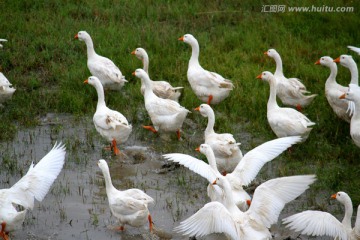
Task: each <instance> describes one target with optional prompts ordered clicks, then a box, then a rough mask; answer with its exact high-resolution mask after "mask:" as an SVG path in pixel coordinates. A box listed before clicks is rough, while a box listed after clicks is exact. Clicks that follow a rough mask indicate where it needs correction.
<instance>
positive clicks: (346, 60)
mask: <svg viewBox="0 0 360 240" xmlns="http://www.w3.org/2000/svg"><path fill="white" fill-rule="evenodd" d="M334 62H336V63H340V64H341V65H342V66H344V67H346V68H350V66H352V65H354V64H355V65H356V63H355V61H354V59H353V58H352V56H351V55H345V54H343V55H341V56H340V57H338V58H336V59H335V60H334Z"/></svg>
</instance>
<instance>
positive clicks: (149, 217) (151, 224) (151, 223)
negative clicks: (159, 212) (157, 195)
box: [148, 214, 153, 232]
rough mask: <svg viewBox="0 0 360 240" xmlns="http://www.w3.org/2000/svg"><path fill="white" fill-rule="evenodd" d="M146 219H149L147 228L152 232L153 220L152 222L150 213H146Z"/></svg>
mask: <svg viewBox="0 0 360 240" xmlns="http://www.w3.org/2000/svg"><path fill="white" fill-rule="evenodd" d="M148 220H149V228H150V232H152V230H153V222H152V218H151V215H150V214H149V215H148Z"/></svg>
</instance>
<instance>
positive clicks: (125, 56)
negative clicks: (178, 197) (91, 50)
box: [0, 0, 360, 205]
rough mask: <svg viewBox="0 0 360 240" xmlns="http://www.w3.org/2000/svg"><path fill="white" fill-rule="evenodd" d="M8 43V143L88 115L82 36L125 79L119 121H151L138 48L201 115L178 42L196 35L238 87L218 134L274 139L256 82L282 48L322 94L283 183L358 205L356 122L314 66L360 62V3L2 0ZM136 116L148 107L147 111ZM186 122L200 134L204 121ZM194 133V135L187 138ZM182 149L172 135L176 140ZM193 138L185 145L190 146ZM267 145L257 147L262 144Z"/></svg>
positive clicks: (221, 114)
mask: <svg viewBox="0 0 360 240" xmlns="http://www.w3.org/2000/svg"><path fill="white" fill-rule="evenodd" d="M265 5H285V6H286V7H288V6H294V7H295V6H312V5H314V6H320V7H321V6H324V5H327V6H331V7H334V8H336V7H343V6H351V7H354V11H353V12H348V13H335V12H333V13H329V12H311V13H306V12H296V13H294V12H289V11H288V10H287V9H286V11H285V12H284V13H272V12H262V9H263V7H264V6H265ZM0 9H1V15H0V38H6V39H8V42H7V43H5V45H4V48H3V49H1V50H0V59H1V61H0V65H1V68H2V71H3V72H4V74H5V76H7V78H8V79H9V80H10V81H11V82H12V83H13V85H14V87H15V88H16V89H17V91H16V92H15V94H14V96H13V99H12V100H11V101H9V102H7V103H6V104H4V106H5V107H4V108H2V109H0V116H1V121H0V133H1V134H0V139H1V140H9V139H12V137H13V136H14V133H15V132H16V131H17V130H18V129H19V128H25V127H31V126H34V125H36V124H37V123H38V119H39V118H40V117H41V116H43V115H45V114H46V113H48V112H58V113H70V114H73V115H76V116H78V117H79V118H81V117H82V116H84V115H90V116H91V115H92V114H93V113H94V111H95V107H96V100H97V96H96V92H95V90H94V89H93V88H92V87H91V86H88V85H84V84H83V81H84V80H85V79H86V78H87V77H88V76H90V72H89V71H88V69H87V66H86V59H87V57H86V47H85V44H84V43H83V42H80V41H78V40H75V39H74V35H75V34H76V33H77V32H78V31H80V30H86V31H87V32H88V33H89V34H90V35H91V36H92V38H93V41H94V45H95V50H96V52H97V53H98V54H100V55H103V56H106V57H109V58H110V59H112V60H113V61H114V62H115V63H116V64H117V65H118V66H119V67H120V69H121V71H122V72H123V74H124V75H125V76H126V78H127V80H128V81H129V82H128V83H127V84H126V85H125V87H124V88H123V90H122V91H121V92H109V93H108V94H107V95H106V97H107V103H108V106H109V107H111V108H113V109H117V110H119V111H120V112H122V113H123V114H124V115H125V116H126V117H127V118H128V120H129V121H130V122H131V123H132V124H133V125H134V126H135V127H140V124H143V123H144V122H146V123H148V122H149V120H148V119H143V117H141V116H147V115H146V113H139V111H143V108H139V107H140V106H143V97H142V95H141V94H140V91H139V88H140V81H139V79H136V78H135V77H133V76H132V75H131V73H132V72H133V71H134V70H135V69H136V68H140V67H142V64H141V62H140V61H139V60H138V59H136V58H135V57H134V56H133V55H131V54H130V53H131V51H133V50H134V49H135V48H136V47H143V48H145V49H146V50H147V52H148V54H149V58H150V66H149V72H150V76H151V77H152V79H153V80H156V79H165V80H168V81H170V82H171V83H172V85H173V86H184V87H185V89H184V91H183V97H182V99H181V101H180V102H181V104H182V105H183V106H185V107H186V108H188V109H193V108H194V107H197V106H198V105H199V104H200V101H199V100H198V99H197V98H196V97H195V95H194V94H193V93H192V91H191V89H190V85H189V83H188V82H187V78H186V71H187V65H188V60H189V58H190V55H191V50H190V46H188V45H186V44H184V43H182V42H180V41H178V40H177V39H178V38H179V37H181V36H182V35H184V34H186V33H191V34H193V35H194V36H195V37H196V38H197V39H198V41H199V44H200V63H201V64H202V66H203V67H204V68H206V69H209V70H212V71H216V72H218V73H220V74H221V75H223V76H224V77H226V78H228V79H231V80H232V81H233V82H234V84H235V86H236V88H235V90H234V91H233V92H232V93H231V95H230V97H229V98H228V99H226V101H224V102H223V103H221V104H220V105H217V106H215V107H214V108H215V111H216V117H217V121H216V125H217V126H218V127H217V129H216V130H217V131H219V132H232V133H234V134H235V135H236V136H240V137H239V138H238V140H239V141H241V132H239V129H245V130H246V131H247V132H249V133H251V134H252V136H253V138H254V139H261V140H262V141H265V140H271V139H273V138H274V137H275V135H274V134H273V133H272V131H271V129H270V127H269V125H268V123H267V119H266V102H267V98H268V95H269V86H268V84H267V83H264V82H262V81H259V80H258V79H256V78H255V77H256V76H257V75H258V74H260V73H261V72H262V71H264V70H269V71H274V70H275V62H274V61H273V60H272V59H270V58H268V57H266V56H264V55H263V52H264V51H266V50H267V49H269V48H275V49H276V50H277V51H278V52H279V53H280V55H281V56H282V59H283V64H284V73H285V75H286V76H288V77H298V78H300V79H301V80H302V81H303V83H304V84H305V85H306V86H307V88H308V89H309V91H311V92H312V93H317V94H318V96H317V97H316V99H315V101H314V102H313V103H312V104H311V105H310V106H309V107H308V108H306V109H305V110H304V113H305V114H306V115H307V116H308V117H309V118H310V119H311V120H312V121H314V122H316V126H315V127H314V129H313V131H312V132H311V134H310V137H309V139H308V140H307V141H306V142H305V143H303V144H301V145H298V146H296V147H295V148H294V149H293V152H292V153H291V154H287V155H286V162H283V164H280V165H279V168H278V169H277V170H276V171H277V173H276V175H277V176H284V175H293V174H302V173H316V174H317V176H318V178H319V180H318V182H317V184H316V185H314V187H316V188H319V189H325V190H332V191H339V190H342V191H346V192H348V193H349V194H350V196H351V197H352V199H353V200H354V204H356V205H357V204H359V203H360V194H359V193H358V188H359V186H360V178H359V175H360V168H359V165H360V159H359V154H360V149H359V148H357V147H356V146H355V145H354V144H353V143H352V140H351V137H350V135H349V125H348V124H347V123H345V122H343V121H341V120H339V119H337V118H336V116H335V115H334V114H333V112H332V110H331V108H330V107H329V105H328V103H327V101H326V98H325V95H324V84H325V80H326V78H327V77H328V75H329V70H328V69H327V68H325V67H321V66H317V65H314V62H315V61H316V60H318V59H319V58H320V57H321V56H325V55H328V56H331V57H333V58H336V57H338V56H340V55H341V54H351V55H353V57H354V59H355V61H357V62H359V61H360V56H358V55H356V54H355V53H353V52H351V51H350V50H348V49H347V47H346V46H347V45H355V46H359V47H360V35H359V26H360V17H359V11H360V3H359V2H357V1H351V2H349V1H345V0H344V1H336V2H335V1H328V3H327V4H324V3H323V1H321V2H320V1H310V0H306V1H302V2H301V3H299V2H298V1H248V0H247V1H239V0H233V1H230V0H229V1H205V0H200V1H185V0H182V1H166V0H157V1H150V0H148V1H136V0H123V1H120V0H118V1H117V0H113V1H96V0H86V1H85V0H76V1H67V0H63V1H60V0H57V1H56V0H51V1H38V0H27V1H20V0H19V1H17V0H0ZM337 80H338V82H339V83H341V84H343V85H347V84H348V83H349V80H350V74H349V71H348V70H347V69H345V68H344V67H342V66H339V72H338V78H337ZM139 109H140V110H139ZM189 118H190V119H192V120H193V121H194V122H195V123H199V124H201V126H204V125H205V124H206V120H205V119H203V118H202V117H201V116H200V115H199V114H190V116H189ZM183 131H184V132H185V133H188V134H190V133H189V132H187V131H189V130H187V129H186V128H184V129H183ZM174 140H175V138H174ZM185 140H186V139H185ZM258 142H259V141H255V143H256V144H255V143H254V146H253V147H255V146H256V145H257V143H258Z"/></svg>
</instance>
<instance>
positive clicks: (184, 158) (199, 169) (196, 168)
mask: <svg viewBox="0 0 360 240" xmlns="http://www.w3.org/2000/svg"><path fill="white" fill-rule="evenodd" d="M163 157H164V158H165V159H167V160H169V161H173V162H177V163H179V164H180V165H183V166H185V167H187V168H189V169H190V170H191V171H193V172H195V173H197V174H199V175H200V176H202V177H204V178H206V179H207V180H208V181H209V182H210V183H211V182H213V181H214V180H215V179H216V172H215V171H214V170H213V169H212V168H211V167H210V165H209V164H207V163H205V162H203V161H202V160H200V159H197V158H194V157H192V156H189V155H186V154H182V153H169V154H164V155H163Z"/></svg>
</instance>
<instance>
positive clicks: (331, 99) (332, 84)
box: [315, 56, 351, 122]
mask: <svg viewBox="0 0 360 240" xmlns="http://www.w3.org/2000/svg"><path fill="white" fill-rule="evenodd" d="M315 64H321V65H322V66H326V67H328V68H330V76H329V77H328V78H327V80H326V83H325V96H326V99H327V101H328V103H329V105H330V106H331V108H332V109H333V111H334V112H335V114H336V115H337V116H338V117H339V118H341V119H343V120H345V121H346V122H350V119H351V116H350V112H351V111H348V104H349V101H346V100H343V99H340V98H339V97H340V96H341V95H343V94H344V93H346V92H347V90H348V87H344V86H342V85H340V84H338V83H337V82H336V75H337V65H336V63H335V62H334V60H333V59H332V58H331V57H329V56H324V57H321V58H320V59H319V60H318V61H316V62H315Z"/></svg>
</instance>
